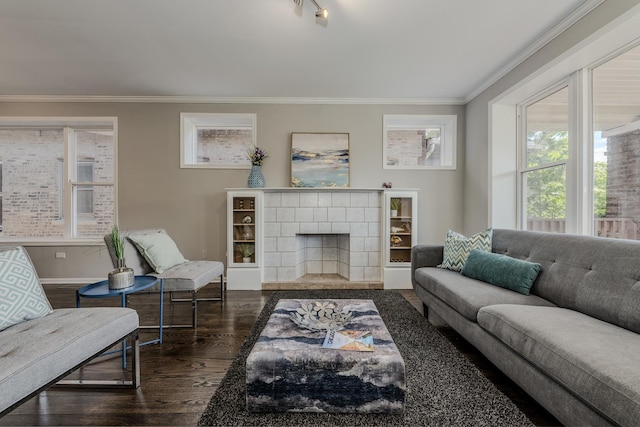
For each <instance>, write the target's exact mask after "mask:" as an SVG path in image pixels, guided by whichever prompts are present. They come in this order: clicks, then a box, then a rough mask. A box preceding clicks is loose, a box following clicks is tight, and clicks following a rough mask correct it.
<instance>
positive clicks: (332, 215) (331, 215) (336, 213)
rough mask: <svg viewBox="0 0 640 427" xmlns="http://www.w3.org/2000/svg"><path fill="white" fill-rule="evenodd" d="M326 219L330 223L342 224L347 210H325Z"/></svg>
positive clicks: (334, 208)
mask: <svg viewBox="0 0 640 427" xmlns="http://www.w3.org/2000/svg"><path fill="white" fill-rule="evenodd" d="M327 219H328V220H329V221H330V222H344V221H346V219H347V210H346V208H340V207H338V208H336V207H331V208H327Z"/></svg>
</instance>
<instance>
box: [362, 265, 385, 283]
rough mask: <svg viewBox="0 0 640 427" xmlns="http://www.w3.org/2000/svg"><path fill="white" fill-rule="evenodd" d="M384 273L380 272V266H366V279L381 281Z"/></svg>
mask: <svg viewBox="0 0 640 427" xmlns="http://www.w3.org/2000/svg"><path fill="white" fill-rule="evenodd" d="M381 277H382V275H381V273H380V267H365V268H364V280H367V281H372V282H379V281H380V279H381Z"/></svg>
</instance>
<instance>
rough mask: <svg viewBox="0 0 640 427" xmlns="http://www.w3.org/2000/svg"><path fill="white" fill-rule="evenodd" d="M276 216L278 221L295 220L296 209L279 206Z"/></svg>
mask: <svg viewBox="0 0 640 427" xmlns="http://www.w3.org/2000/svg"><path fill="white" fill-rule="evenodd" d="M276 217H277V219H278V222H293V221H294V218H295V216H294V209H293V208H278V211H277V214H276Z"/></svg>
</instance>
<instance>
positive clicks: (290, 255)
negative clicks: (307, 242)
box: [280, 251, 298, 267]
mask: <svg viewBox="0 0 640 427" xmlns="http://www.w3.org/2000/svg"><path fill="white" fill-rule="evenodd" d="M296 261H297V259H296V251H289V252H282V259H281V260H280V265H281V266H283V267H295V266H296V265H297V264H298V263H297V262H296Z"/></svg>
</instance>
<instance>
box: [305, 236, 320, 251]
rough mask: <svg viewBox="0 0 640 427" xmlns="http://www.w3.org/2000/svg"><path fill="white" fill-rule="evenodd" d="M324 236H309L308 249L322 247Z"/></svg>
mask: <svg viewBox="0 0 640 427" xmlns="http://www.w3.org/2000/svg"><path fill="white" fill-rule="evenodd" d="M321 247H322V236H320V235H318V236H307V249H309V248H321Z"/></svg>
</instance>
